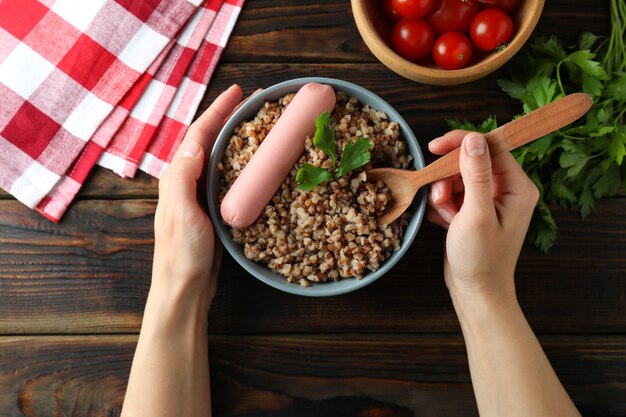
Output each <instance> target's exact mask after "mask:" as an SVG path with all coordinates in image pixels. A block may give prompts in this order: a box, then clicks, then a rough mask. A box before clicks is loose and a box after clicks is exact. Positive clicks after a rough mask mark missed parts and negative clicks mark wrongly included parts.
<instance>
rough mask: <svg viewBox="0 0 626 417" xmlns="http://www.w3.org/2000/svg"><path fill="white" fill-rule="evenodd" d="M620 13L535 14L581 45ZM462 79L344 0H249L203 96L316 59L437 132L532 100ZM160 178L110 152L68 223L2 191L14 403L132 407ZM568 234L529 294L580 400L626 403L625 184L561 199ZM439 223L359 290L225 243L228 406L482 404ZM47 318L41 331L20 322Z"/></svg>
mask: <svg viewBox="0 0 626 417" xmlns="http://www.w3.org/2000/svg"><path fill="white" fill-rule="evenodd" d="M585 30H591V31H594V32H596V33H607V32H608V2H592V1H590V0H548V1H546V5H545V9H544V13H543V15H542V17H541V20H540V22H539V25H538V28H537V32H536V33H541V34H556V35H558V36H559V37H560V38H561V39H563V40H564V41H565V43H566V44H571V43H573V42H574V41H575V40H576V38H577V36H578V35H579V34H580V33H581V32H582V31H585ZM501 74H502V71H498V72H496V73H494V74H492V75H491V76H489V77H486V78H484V79H482V80H479V81H477V82H474V83H470V84H465V85H462V86H456V87H452V88H445V87H433V86H425V85H420V84H417V83H413V82H410V81H407V80H405V79H403V78H401V77H399V76H398V75H396V74H394V73H392V72H391V71H389V70H387V69H386V68H385V67H384V66H383V65H381V64H380V63H378V62H377V61H376V59H375V58H374V57H373V55H372V54H371V53H370V52H369V51H368V50H367V48H366V46H365V44H364V43H363V41H362V40H361V38H360V36H359V34H358V32H357V30H356V27H355V25H354V22H353V19H352V15H351V11H350V6H349V1H347V0H320V1H318V2H312V1H310V0H289V1H280V2H278V1H273V0H249V1H247V3H246V5H245V7H244V9H243V12H242V14H241V17H240V19H239V20H238V22H237V25H236V26H235V31H234V33H233V36H232V37H231V40H230V42H229V44H228V47H227V48H226V50H225V52H224V54H223V55H222V59H221V61H220V65H219V66H218V68H217V71H216V72H215V75H214V77H213V79H212V81H211V83H210V85H209V89H208V91H207V94H206V95H205V97H204V99H203V101H202V103H201V106H200V108H201V109H203V108H206V107H207V106H208V105H209V104H210V102H211V101H212V100H213V99H214V98H215V97H216V96H217V94H218V93H219V92H221V91H223V90H224V89H225V88H226V87H228V86H229V85H231V84H233V83H239V84H240V85H242V87H243V88H244V92H245V93H247V94H249V93H251V92H252V91H254V90H255V89H256V88H258V87H265V86H269V85H271V84H274V83H276V82H280V81H283V80H286V79H290V78H296V77H302V76H328V77H335V78H341V79H345V80H348V81H352V82H355V83H357V84H360V85H362V86H364V87H366V88H369V89H371V90H372V91H374V92H375V93H377V94H379V95H381V96H382V97H383V98H384V99H386V100H387V101H389V102H390V103H391V104H392V105H393V106H394V107H396V108H397V109H398V110H399V112H400V113H401V114H402V115H403V116H404V117H405V118H406V119H407V121H408V122H409V124H410V125H411V126H412V128H413V129H414V130H415V132H416V134H417V136H418V138H419V139H420V140H421V141H422V147H423V148H424V145H425V143H426V141H427V140H428V139H430V138H432V137H435V136H438V135H439V134H441V133H443V132H444V131H445V130H446V125H445V120H446V119H449V118H469V119H471V120H480V119H482V118H484V117H486V116H487V115H489V114H496V115H497V116H498V119H499V120H500V121H501V122H504V121H506V120H508V119H510V118H511V117H512V116H513V115H514V114H516V113H517V112H518V111H519V108H518V105H517V103H515V102H514V101H512V100H510V99H509V98H507V97H506V95H504V94H503V93H502V92H501V91H499V89H498V87H497V86H496V85H495V83H494V81H495V80H496V79H498V78H499V77H500V76H501ZM156 197H157V181H156V180H154V179H152V178H150V177H148V176H147V175H144V174H140V175H139V177H138V178H137V179H135V180H133V181H126V180H122V179H121V178H119V177H117V176H116V175H114V174H112V173H110V172H108V171H106V170H103V169H96V170H95V172H94V173H93V174H92V175H91V177H90V179H89V181H88V183H87V186H86V187H84V188H83V190H82V191H81V193H80V195H79V197H78V201H77V202H75V204H73V206H72V207H71V208H70V210H69V211H68V213H67V215H66V217H65V218H64V219H63V221H62V222H61V224H59V225H54V224H52V223H50V222H48V221H47V220H45V219H43V218H42V217H41V216H40V215H39V214H37V213H35V212H32V211H30V210H28V209H27V208H25V207H24V206H22V205H21V204H20V203H18V202H16V201H14V200H13V199H12V198H11V197H10V196H9V195H8V194H7V193H5V192H2V191H0V416H2V417H5V416H10V417H13V416H20V417H22V416H23V417H35V416H37V417H39V416H55V417H57V416H70V415H71V416H76V417H82V416H90V417H100V416H103V417H104V416H107V417H115V416H119V411H120V406H121V402H122V398H123V394H124V390H125V386H126V381H127V377H128V370H129V368H130V362H131V358H132V353H133V351H134V348H135V343H136V335H134V333H136V332H137V331H138V330H139V325H140V321H141V315H142V311H143V306H144V302H145V297H146V294H147V290H148V286H149V281H150V269H151V262H152V250H153V229H152V223H153V214H154V208H155V205H156V200H155V199H156ZM556 219H557V222H558V223H559V226H560V235H559V239H558V241H557V245H556V246H555V248H554V249H553V251H552V252H551V253H550V254H549V255H548V256H546V255H543V254H542V253H540V252H538V251H537V250H535V249H534V248H531V247H528V246H526V247H525V248H524V250H523V252H522V256H521V260H520V263H519V267H518V274H517V288H518V294H519V298H520V302H521V303H522V306H523V308H524V310H525V312H526V314H527V316H528V318H529V321H530V322H531V325H532V326H533V328H534V329H535V330H536V331H537V332H539V333H540V334H541V335H540V340H541V342H542V344H543V346H544V347H545V349H546V351H547V354H548V356H549V358H550V359H551V361H552V363H553V365H554V367H555V369H556V371H557V373H558V375H559V377H560V378H561V380H562V381H563V382H564V383H565V385H566V388H567V389H568V391H569V392H570V394H571V395H572V397H573V399H574V400H575V402H576V403H577V405H578V406H579V408H580V410H581V412H582V413H583V415H585V416H625V415H626V400H625V398H626V303H625V300H626V283H625V282H624V277H625V276H626V257H625V256H624V254H626V198H624V197H618V198H613V199H609V200H606V201H602V202H600V203H599V204H598V207H597V209H596V211H595V213H594V214H593V215H592V216H591V217H590V218H588V219H587V220H585V221H581V220H580V219H579V218H578V216H577V214H576V213H572V212H569V211H565V210H556ZM443 240H444V233H443V231H441V230H439V229H437V228H436V227H434V226H432V225H429V224H424V225H423V227H422V229H421V230H420V232H419V235H418V238H417V240H416V242H415V244H414V245H413V247H412V248H411V250H410V252H409V253H408V254H407V256H406V257H405V258H404V259H403V260H402V261H401V262H400V263H399V264H398V265H397V266H396V267H395V268H394V269H393V271H392V272H391V273H389V274H387V275H386V276H385V277H383V278H381V279H380V280H379V281H378V282H376V283H374V284H372V285H371V286H369V287H366V288H364V289H362V290H359V291H357V292H355V293H353V294H348V295H344V296H340V297H333V298H326V299H311V298H304V297H296V296H291V295H287V294H283V293H280V292H278V291H276V290H274V289H272V288H269V287H267V286H265V285H264V284H262V283H260V282H258V281H257V280H255V279H254V278H253V277H251V276H249V275H248V274H246V273H245V272H244V271H243V269H242V268H240V267H239V266H238V265H236V264H235V263H234V261H233V260H232V258H230V257H229V256H226V258H225V260H224V263H223V268H222V273H221V275H220V284H219V288H218V293H217V295H216V298H215V302H214V305H213V308H212V312H211V317H210V333H211V334H212V335H211V336H210V345H211V354H210V360H211V369H212V379H213V398H214V411H215V415H216V416H220V417H221V416H229V417H230V416H241V417H266V416H267V417H269V416H273V417H275V416H278V417H292V416H294V417H295V416H297V417H303V416H304V417H309V416H311V417H313V416H315V417H317V416H320V415H323V416H325V417H334V416H342V417H344V416H355V417H356V416H359V417H366V416H368V417H373V416H377V417H383V416H385V417H386V416H389V417H405V416H407V417H408V416H420V417H423V416H472V415H476V409H475V403H474V398H473V395H472V391H471V385H470V380H469V373H468V370H467V363H466V358H465V349H464V345H463V342H462V339H461V338H460V336H459V334H458V331H459V327H458V323H457V320H456V317H455V315H454V312H453V310H452V307H451V304H450V300H449V297H448V295H447V291H446V289H445V286H444V284H443V280H442V271H441V262H442V245H443ZM25 335H32V336H25Z"/></svg>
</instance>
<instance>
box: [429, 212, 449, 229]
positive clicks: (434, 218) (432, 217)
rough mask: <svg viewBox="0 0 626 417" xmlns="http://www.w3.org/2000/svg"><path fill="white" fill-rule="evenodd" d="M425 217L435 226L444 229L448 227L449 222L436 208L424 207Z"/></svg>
mask: <svg viewBox="0 0 626 417" xmlns="http://www.w3.org/2000/svg"><path fill="white" fill-rule="evenodd" d="M426 219H427V220H428V221H429V222H431V223H432V224H436V225H437V226H441V227H443V228H444V229H448V228H449V227H450V223H448V222H446V221H445V220H444V219H443V218H442V217H441V216H440V215H439V213H437V211H436V210H434V209H432V208H431V207H428V208H427V209H426Z"/></svg>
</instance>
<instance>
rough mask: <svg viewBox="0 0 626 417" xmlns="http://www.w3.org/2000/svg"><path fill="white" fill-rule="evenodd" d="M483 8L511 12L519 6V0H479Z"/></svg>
mask: <svg viewBox="0 0 626 417" xmlns="http://www.w3.org/2000/svg"><path fill="white" fill-rule="evenodd" d="M479 1H480V4H481V6H482V8H483V9H499V10H502V11H503V12H504V13H507V14H511V12H512V11H513V10H515V8H516V7H517V0H479Z"/></svg>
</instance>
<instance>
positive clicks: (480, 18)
mask: <svg viewBox="0 0 626 417" xmlns="http://www.w3.org/2000/svg"><path fill="white" fill-rule="evenodd" d="M512 37H513V21H512V20H511V18H510V17H509V15H508V14H506V13H504V12H503V11H501V10H498V9H486V10H483V11H481V12H480V13H478V14H477V15H476V16H474V19H473V20H472V24H471V25H470V38H472V42H473V43H474V45H475V46H476V47H477V48H480V49H482V50H484V51H493V50H494V49H497V48H499V47H501V46H503V45H504V44H506V43H507V42H509V41H510V40H511V38H512Z"/></svg>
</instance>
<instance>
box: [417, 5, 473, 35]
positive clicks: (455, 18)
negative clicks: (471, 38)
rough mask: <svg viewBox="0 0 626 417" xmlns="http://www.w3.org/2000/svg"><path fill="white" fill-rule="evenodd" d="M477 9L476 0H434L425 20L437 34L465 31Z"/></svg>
mask: <svg viewBox="0 0 626 417" xmlns="http://www.w3.org/2000/svg"><path fill="white" fill-rule="evenodd" d="M479 10H480V5H479V3H478V0H435V4H433V8H432V10H431V13H430V14H429V15H428V16H426V21H427V22H428V24H430V26H431V27H432V28H433V30H434V31H435V33H436V34H437V35H443V34H444V33H446V32H461V33H467V31H468V29H469V27H470V23H471V22H472V19H473V18H474V16H475V15H476V13H478V11H479Z"/></svg>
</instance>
